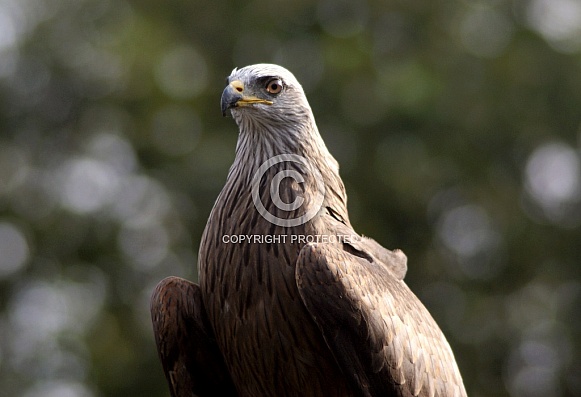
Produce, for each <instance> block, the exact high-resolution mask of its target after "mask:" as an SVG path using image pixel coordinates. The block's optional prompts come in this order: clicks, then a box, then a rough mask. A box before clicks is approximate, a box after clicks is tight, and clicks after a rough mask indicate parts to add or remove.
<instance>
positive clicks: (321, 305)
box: [296, 244, 466, 396]
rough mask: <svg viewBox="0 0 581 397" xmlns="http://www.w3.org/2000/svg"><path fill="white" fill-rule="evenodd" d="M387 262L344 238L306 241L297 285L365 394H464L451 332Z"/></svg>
mask: <svg viewBox="0 0 581 397" xmlns="http://www.w3.org/2000/svg"><path fill="white" fill-rule="evenodd" d="M346 250H348V251H353V252H346ZM389 267H390V266H389V265H388V266H386V265H385V264H380V263H377V262H376V261H375V260H374V259H373V258H372V257H371V256H370V255H365V254H362V255H358V252H357V251H356V250H354V249H353V247H352V246H349V245H347V244H345V245H331V244H308V245H306V246H305V247H304V248H303V249H302V250H301V253H300V255H299V258H298V261H297V268H296V277H297V285H298V288H299V292H300V295H301V298H302V300H303V302H304V303H305V305H306V307H307V310H308V311H309V313H310V314H311V315H312V316H313V319H314V320H315V322H316V323H317V325H318V326H319V328H320V330H321V332H322V333H323V336H324V338H325V341H326V342H327V345H328V346H329V348H330V349H331V351H332V352H333V355H334V356H335V358H336V360H337V362H338V363H339V366H340V367H341V368H342V370H343V372H344V374H345V375H346V376H347V377H348V378H349V379H350V380H351V382H352V383H353V385H354V387H355V388H357V389H359V390H361V395H363V396H465V395H466V391H465V390H464V386H463V383H462V378H461V376H460V372H459V370H458V367H457V365H456V362H455V360H454V356H453V354H452V350H451V349H450V346H449V345H448V342H447V341H446V338H445V337H444V335H443V334H442V332H441V331H440V328H439V327H438V325H437V324H436V322H435V321H434V320H433V319H432V317H431V316H430V314H429V313H428V311H427V310H426V308H425V307H424V306H423V305H422V304H421V302H420V301H419V300H418V298H417V297H416V296H415V295H414V294H413V293H412V292H411V291H410V289H409V288H408V287H407V285H406V284H405V283H404V282H403V281H402V280H400V279H398V278H397V277H395V276H394V275H393V273H392V272H390V271H389V270H388V268H389Z"/></svg>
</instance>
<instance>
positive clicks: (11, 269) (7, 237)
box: [0, 222, 30, 278]
mask: <svg viewBox="0 0 581 397" xmlns="http://www.w3.org/2000/svg"><path fill="white" fill-rule="evenodd" d="M29 254H30V251H29V248H28V243H27V241H26V238H25V237H24V234H23V233H22V232H21V231H20V230H19V229H18V228H17V227H16V226H14V225H13V224H11V223H8V222H0V278H2V277H6V276H9V275H11V274H13V273H16V272H17V271H19V270H21V269H22V267H23V266H24V265H25V264H26V262H27V261H28V257H29Z"/></svg>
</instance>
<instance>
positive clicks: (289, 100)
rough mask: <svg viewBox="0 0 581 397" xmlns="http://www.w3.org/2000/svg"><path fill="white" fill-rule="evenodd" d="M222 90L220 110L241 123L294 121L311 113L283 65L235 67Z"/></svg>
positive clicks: (302, 95)
mask: <svg viewBox="0 0 581 397" xmlns="http://www.w3.org/2000/svg"><path fill="white" fill-rule="evenodd" d="M227 83H228V85H227V86H226V88H225V89H224V92H223V93H222V99H221V105H222V114H223V115H224V116H225V115H226V114H227V112H228V111H230V112H231V114H232V117H233V118H234V119H235V120H236V122H237V123H238V124H239V125H240V124H241V122H242V121H243V120H246V121H252V122H253V123H252V124H262V125H269V124H273V123H274V124H279V123H286V124H287V125H288V123H289V122H291V123H293V124H294V123H297V122H300V120H301V119H308V118H309V117H310V115H311V114H312V113H311V108H310V106H309V104H308V102H307V99H306V97H305V94H304V92H303V88H302V87H301V85H300V84H299V82H298V81H297V79H296V78H295V76H294V75H293V74H292V73H291V72H289V71H288V70H286V69H285V68H283V67H281V66H278V65H273V64H257V65H251V66H246V67H244V68H242V69H234V70H233V71H232V73H231V74H230V76H229V77H228V79H227Z"/></svg>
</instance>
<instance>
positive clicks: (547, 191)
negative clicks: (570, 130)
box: [525, 142, 581, 223]
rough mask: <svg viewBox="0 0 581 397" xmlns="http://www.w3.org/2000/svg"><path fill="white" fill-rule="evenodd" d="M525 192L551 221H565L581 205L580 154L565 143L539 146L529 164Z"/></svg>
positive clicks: (526, 172) (527, 164) (526, 169)
mask: <svg viewBox="0 0 581 397" xmlns="http://www.w3.org/2000/svg"><path fill="white" fill-rule="evenodd" d="M525 189H526V192H527V193H528V194H529V196H530V197H532V199H533V200H534V201H535V202H536V204H537V205H538V206H540V207H541V209H543V211H544V214H545V216H546V217H547V218H548V219H549V220H551V221H553V222H557V223H559V222H561V221H563V220H564V218H566V217H567V216H568V214H569V213H570V212H571V211H576V207H577V206H576V205H575V204H576V203H579V201H581V160H580V159H579V154H578V153H577V152H576V151H575V149H573V148H572V147H571V146H569V145H567V144H564V143H561V142H550V143H546V144H543V145H541V146H539V147H538V148H537V149H535V151H534V152H533V153H532V154H531V155H530V157H529V158H528V160H527V163H526V168H525Z"/></svg>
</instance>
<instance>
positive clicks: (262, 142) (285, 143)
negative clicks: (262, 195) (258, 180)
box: [228, 109, 339, 179]
mask: <svg viewBox="0 0 581 397" xmlns="http://www.w3.org/2000/svg"><path fill="white" fill-rule="evenodd" d="M234 118H235V120H236V123H237V124H238V127H239V129H240V132H239V135H238V142H237V144H236V157H235V159H234V163H233V164H232V168H231V169H230V174H229V176H228V178H229V179H230V177H234V175H233V174H236V178H240V177H245V176H250V177H252V174H253V173H254V172H255V171H256V170H257V169H258V168H259V167H260V166H261V165H262V164H263V163H264V162H265V161H267V160H268V159H270V158H272V157H274V156H277V155H280V154H296V155H299V156H301V157H304V158H305V159H307V160H308V161H310V162H312V164H313V166H315V167H317V168H318V169H320V171H321V173H323V174H324V175H328V176H329V177H333V179H334V178H335V177H337V178H338V177H339V166H338V163H337V161H336V160H335V159H334V158H333V156H332V155H331V153H329V150H328V149H327V146H326V145H325V142H324V141H323V138H322V137H321V135H320V134H319V130H318V128H317V125H316V123H315V121H314V119H313V116H312V113H311V112H310V109H309V112H308V113H305V114H304V115H301V117H296V119H293V120H287V119H285V120H268V121H261V120H260V119H258V118H256V117H251V115H248V114H236V115H234Z"/></svg>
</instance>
